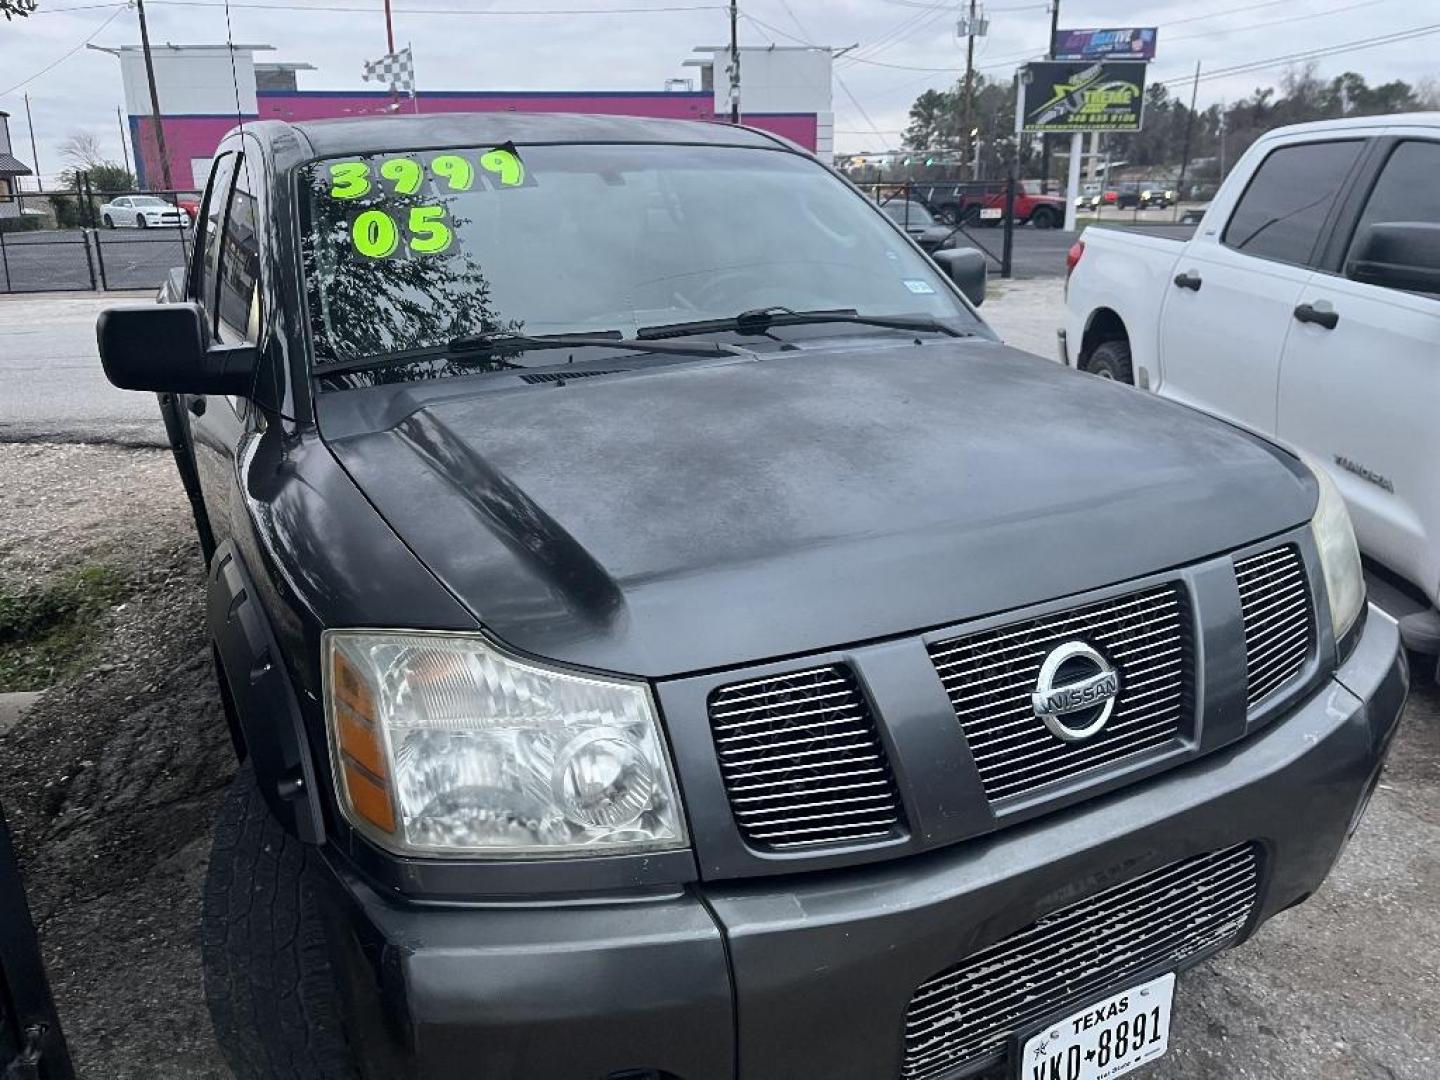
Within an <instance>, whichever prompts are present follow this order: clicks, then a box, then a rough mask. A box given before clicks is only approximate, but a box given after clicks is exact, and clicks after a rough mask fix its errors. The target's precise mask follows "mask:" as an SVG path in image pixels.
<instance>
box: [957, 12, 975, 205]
mask: <svg viewBox="0 0 1440 1080" xmlns="http://www.w3.org/2000/svg"><path fill="white" fill-rule="evenodd" d="M974 109H975V0H970V17H969V18H968V19H967V20H966V21H965V107H964V110H963V111H962V112H961V114H960V173H961V176H962V178H963V176H964V173H965V165H966V163H967V162H969V161H970V123H971V121H970V118H971V115H972V114H973V112H974ZM970 176H971V179H974V176H975V166H974V165H973V164H971V166H970Z"/></svg>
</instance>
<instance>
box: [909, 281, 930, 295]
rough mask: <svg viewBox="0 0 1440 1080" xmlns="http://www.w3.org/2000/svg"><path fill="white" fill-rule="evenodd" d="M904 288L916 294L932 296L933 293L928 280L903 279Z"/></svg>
mask: <svg viewBox="0 0 1440 1080" xmlns="http://www.w3.org/2000/svg"><path fill="white" fill-rule="evenodd" d="M905 288H907V289H909V290H910V291H911V292H912V293H915V294H916V295H917V296H932V295H934V293H935V289H934V288H933V287H932V286H931V284H930V283H929V282H928V281H915V280H913V279H911V278H906V279H905Z"/></svg>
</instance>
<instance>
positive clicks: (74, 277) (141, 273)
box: [0, 228, 192, 293]
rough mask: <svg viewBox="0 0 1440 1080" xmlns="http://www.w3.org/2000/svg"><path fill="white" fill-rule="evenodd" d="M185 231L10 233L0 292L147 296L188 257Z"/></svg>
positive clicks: (0, 266)
mask: <svg viewBox="0 0 1440 1080" xmlns="http://www.w3.org/2000/svg"><path fill="white" fill-rule="evenodd" d="M191 235H192V234H191V232H190V230H188V229H186V230H184V231H183V232H182V231H181V230H179V229H174V228H170V229H96V230H94V231H92V232H90V233H88V234H87V233H86V232H84V231H82V230H80V229H42V230H40V231H39V232H27V233H10V234H8V235H6V237H5V246H4V258H3V260H0V289H3V291H8V292H22V293H25V292H50V291H55V290H59V289H92V288H99V287H103V288H106V289H143V290H147V291H149V292H151V293H153V292H154V291H155V290H156V289H158V288H159V287H160V283H161V282H162V281H164V280H165V275H166V274H167V273H168V272H169V271H170V268H171V267H174V266H183V265H184V264H185V262H186V260H187V258H188V257H189V250H190V239H191Z"/></svg>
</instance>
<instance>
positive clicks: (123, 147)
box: [115, 105, 130, 172]
mask: <svg viewBox="0 0 1440 1080" xmlns="http://www.w3.org/2000/svg"><path fill="white" fill-rule="evenodd" d="M115 123H116V125H117V126H118V127H119V128H120V156H121V157H123V158H124V159H125V171H126V172H129V171H130V147H129V145H128V144H127V143H126V142H125V117H124V116H122V115H121V113H120V106H119V105H116V106H115Z"/></svg>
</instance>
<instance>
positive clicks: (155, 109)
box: [135, 0, 175, 191]
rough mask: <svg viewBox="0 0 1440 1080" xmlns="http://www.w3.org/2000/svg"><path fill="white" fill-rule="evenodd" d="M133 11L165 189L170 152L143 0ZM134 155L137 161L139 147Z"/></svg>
mask: <svg viewBox="0 0 1440 1080" xmlns="http://www.w3.org/2000/svg"><path fill="white" fill-rule="evenodd" d="M135 12H136V14H138V15H139V16H140V48H141V50H142V51H143V52H144V54H145V81H146V82H148V83H149V84H150V119H151V120H153V121H154V123H155V146H156V148H157V149H158V150H159V152H160V179H161V181H162V182H163V183H164V185H165V187H164V190H165V191H170V190H172V189H173V188H174V186H175V185H174V183H173V181H171V179H170V153H169V151H167V150H166V149H165V124H164V122H163V121H162V120H161V119H160V92H159V91H158V90H156V89H155V60H154V58H153V57H152V56H151V55H150V28H149V27H148V26H146V24H145V0H135ZM135 157H136V161H137V163H138V161H139V157H140V150H139V147H136V150H135Z"/></svg>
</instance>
